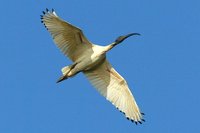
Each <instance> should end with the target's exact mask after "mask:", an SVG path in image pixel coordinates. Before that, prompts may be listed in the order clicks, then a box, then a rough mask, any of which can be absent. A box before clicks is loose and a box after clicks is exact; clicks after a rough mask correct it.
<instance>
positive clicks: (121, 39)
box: [115, 33, 140, 44]
mask: <svg viewBox="0 0 200 133" xmlns="http://www.w3.org/2000/svg"><path fill="white" fill-rule="evenodd" d="M133 35H137V36H138V35H140V34H139V33H130V34H128V35H124V36H119V37H118V38H117V39H116V40H115V43H116V44H119V43H121V42H123V41H124V40H125V39H127V38H128V37H130V36H133Z"/></svg>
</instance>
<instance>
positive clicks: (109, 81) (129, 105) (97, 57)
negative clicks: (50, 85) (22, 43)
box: [41, 9, 145, 124]
mask: <svg viewBox="0 0 200 133" xmlns="http://www.w3.org/2000/svg"><path fill="white" fill-rule="evenodd" d="M41 20H42V23H43V24H44V25H45V27H46V28H47V30H48V31H49V32H50V34H51V36H52V37H53V40H54V42H55V44H56V45H57V46H58V47H59V48H60V50H61V51H62V52H63V53H64V54H65V55H66V56H68V57H69V58H70V59H71V60H72V61H73V64H72V65H69V66H66V67H64V68H62V73H63V75H62V77H60V78H59V80H58V81H57V83H58V82H61V81H63V80H65V79H67V78H70V77H72V76H75V75H76V74H78V73H79V72H83V73H84V74H85V76H86V77H87V78H88V79H89V80H90V82H91V83H92V84H93V85H94V86H95V88H96V89H97V90H98V91H99V92H100V93H101V94H102V95H103V96H104V97H105V98H106V99H107V100H108V101H110V102H111V103H112V104H113V105H114V106H115V107H116V108H117V109H119V110H120V112H123V113H124V115H125V116H126V118H127V119H128V120H131V121H132V122H135V123H136V124H137V123H142V121H145V120H144V119H142V117H143V115H144V113H141V112H140V109H139V108H138V105H137V103H136V101H135V99H134V97H133V95H132V93H131V91H130V90H129V87H128V85H127V82H126V81H125V79H124V78H123V77H122V76H121V75H120V74H119V73H118V72H117V71H116V70H115V69H114V68H113V67H112V66H111V64H110V63H109V62H108V60H107V59H106V52H108V51H109V50H111V49H112V48H113V47H114V46H116V45H117V44H119V43H121V42H123V41H124V40H125V39H126V38H128V37H130V36H133V35H140V34H139V33H131V34H128V35H125V36H120V37H118V38H117V39H116V40H115V41H114V42H113V43H111V44H109V45H107V46H99V45H95V44H93V43H91V42H90V41H89V40H88V39H87V38H86V37H85V36H84V34H83V32H82V30H81V29H79V28H77V27H75V26H73V25H72V24H70V23H68V22H65V21H64V20H62V19H61V18H60V17H59V16H58V15H57V14H56V12H55V11H54V10H53V9H52V11H49V10H48V9H46V11H43V15H41Z"/></svg>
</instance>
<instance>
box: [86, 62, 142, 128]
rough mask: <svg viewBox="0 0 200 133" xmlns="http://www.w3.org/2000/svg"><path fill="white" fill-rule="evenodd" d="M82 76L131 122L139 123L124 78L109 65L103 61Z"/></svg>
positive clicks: (140, 117) (136, 110)
mask: <svg viewBox="0 0 200 133" xmlns="http://www.w3.org/2000/svg"><path fill="white" fill-rule="evenodd" d="M84 74H85V75H86V77H88V79H89V80H90V82H91V83H92V84H93V85H94V86H95V87H96V89H97V90H98V91H99V92H100V93H101V94H102V95H103V96H104V97H106V99H107V100H109V101H110V102H111V103H112V104H113V105H114V106H116V108H118V109H119V110H120V111H121V112H123V113H124V114H125V116H126V117H127V119H130V120H131V121H132V122H133V121H135V122H136V124H137V122H139V123H141V121H144V120H143V119H142V114H143V113H141V112H140V110H139V108H138V106H137V103H136V101H135V99H134V97H133V95H132V93H131V91H130V90H129V88H128V85H127V83H126V81H125V80H124V78H123V77H122V76H120V75H119V74H118V73H117V72H116V71H115V69H114V68H113V67H112V66H111V65H110V63H109V62H108V61H107V60H105V61H104V63H103V64H101V66H98V67H97V68H95V69H93V70H89V71H85V72H84Z"/></svg>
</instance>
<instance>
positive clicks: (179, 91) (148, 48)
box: [0, 0, 200, 133]
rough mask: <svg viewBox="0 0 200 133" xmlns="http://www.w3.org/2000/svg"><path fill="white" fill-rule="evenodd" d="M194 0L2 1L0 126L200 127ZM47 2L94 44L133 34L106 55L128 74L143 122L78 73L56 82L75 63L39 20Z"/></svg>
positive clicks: (103, 131)
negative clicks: (138, 122) (127, 114)
mask: <svg viewBox="0 0 200 133" xmlns="http://www.w3.org/2000/svg"><path fill="white" fill-rule="evenodd" d="M199 5H200V1H199V0H190V1H189V0H165V1H161V0H146V1H145V0H101V1H94V0H82V1H81V0H71V1H63V0H52V1H47V0H40V1H33V0H29V1H28V0H20V1H16V0H4V1H3V0H2V1H1V2H0V9H1V17H0V29H1V30H0V37H1V39H0V61H1V64H0V68H1V69H0V132H1V133H67V132H69V133H112V132H114V133H122V132H123V133H131V132H134V133H159V132H160V133H161V132H162V133H189V132H200V126H199V118H200V115H199V112H200V96H199V94H200V15H199V13H200V8H199ZM45 8H50V9H51V8H54V9H55V10H56V12H57V14H58V15H59V16H60V17H62V18H63V19H65V20H66V21H69V22H70V23H72V24H74V25H76V26H78V27H80V28H81V29H82V30H83V31H84V33H85V35H86V36H87V38H88V39H89V40H90V41H92V42H93V43H96V44H100V45H107V44H109V43H111V42H113V41H114V40H115V39H116V38H117V37H118V36H119V35H124V34H127V33H130V32H138V33H141V34H142V36H139V37H131V38H129V39H127V40H126V41H124V42H123V43H122V44H121V45H119V46H117V47H116V48H114V49H113V50H112V51H110V52H109V53H108V55H107V57H108V60H109V61H110V62H111V63H112V65H113V66H114V68H115V69H116V70H117V71H118V72H119V73H120V74H121V75H122V76H123V77H124V78H125V79H126V80H127V82H128V84H129V86H130V89H131V91H132V92H133V94H134V96H135V98H136V101H137V103H138V105H139V106H140V109H141V110H142V112H144V113H145V114H146V115H145V117H144V118H145V120H146V122H145V123H143V124H142V125H135V124H133V123H131V122H130V121H128V120H126V119H125V117H124V116H123V114H121V113H120V112H119V111H118V110H117V109H116V108H114V106H112V104H110V103H109V102H108V101H106V100H105V98H103V97H102V96H101V95H100V94H99V93H98V92H97V91H96V90H95V89H94V88H93V87H92V86H91V84H90V83H89V82H88V81H87V79H86V78H85V77H84V75H83V74H78V75H77V76H75V77H74V78H71V79H69V80H66V81H64V82H61V83H59V84H56V83H55V82H56V80H57V79H58V78H59V77H60V76H61V72H60V69H61V68H62V67H63V66H65V65H69V64H71V63H72V62H71V61H70V60H69V59H68V58H66V57H65V56H64V55H63V54H62V53H61V52H60V51H59V49H58V48H57V47H56V46H55V45H54V43H53V41H52V38H51V37H50V35H49V33H48V32H47V31H46V29H45V28H44V26H43V25H42V24H41V22H40V15H41V13H42V10H44V9H45Z"/></svg>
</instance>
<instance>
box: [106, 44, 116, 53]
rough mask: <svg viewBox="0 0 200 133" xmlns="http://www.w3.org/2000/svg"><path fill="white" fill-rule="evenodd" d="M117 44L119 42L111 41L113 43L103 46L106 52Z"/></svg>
mask: <svg viewBox="0 0 200 133" xmlns="http://www.w3.org/2000/svg"><path fill="white" fill-rule="evenodd" d="M117 44H119V43H116V42H113V43H111V44H109V45H107V46H105V51H106V52H107V51H109V50H111V49H112V48H113V47H115V46H116V45H117Z"/></svg>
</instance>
